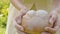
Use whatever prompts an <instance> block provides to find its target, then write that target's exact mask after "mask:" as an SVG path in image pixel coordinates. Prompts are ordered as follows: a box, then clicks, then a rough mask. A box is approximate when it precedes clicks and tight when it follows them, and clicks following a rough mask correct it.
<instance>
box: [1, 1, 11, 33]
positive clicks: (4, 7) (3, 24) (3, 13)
mask: <svg viewBox="0 0 60 34" xmlns="http://www.w3.org/2000/svg"><path fill="white" fill-rule="evenodd" d="M9 3H10V2H9V0H0V34H5V32H6V23H7V16H8V8H9V5H10V4H9Z"/></svg>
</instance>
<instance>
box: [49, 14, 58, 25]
mask: <svg viewBox="0 0 60 34" xmlns="http://www.w3.org/2000/svg"><path fill="white" fill-rule="evenodd" d="M56 19H57V16H56V15H52V17H50V20H49V23H50V24H51V25H53V24H54V22H55V21H56Z"/></svg>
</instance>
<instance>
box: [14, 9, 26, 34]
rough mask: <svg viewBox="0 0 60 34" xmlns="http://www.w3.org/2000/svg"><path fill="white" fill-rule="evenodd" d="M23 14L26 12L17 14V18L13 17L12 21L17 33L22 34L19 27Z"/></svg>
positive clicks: (21, 28)
mask: <svg viewBox="0 0 60 34" xmlns="http://www.w3.org/2000/svg"><path fill="white" fill-rule="evenodd" d="M21 11H25V10H21ZM25 13H26V12H22V13H19V14H18V15H17V17H15V18H14V20H13V23H14V24H15V27H16V28H17V31H18V33H21V32H23V33H24V34H25V32H24V29H23V27H22V26H21V20H22V17H23V15H25Z"/></svg>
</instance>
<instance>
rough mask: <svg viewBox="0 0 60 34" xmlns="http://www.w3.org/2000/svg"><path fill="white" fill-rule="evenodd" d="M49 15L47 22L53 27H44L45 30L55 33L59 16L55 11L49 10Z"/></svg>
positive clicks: (58, 24) (59, 23)
mask: <svg viewBox="0 0 60 34" xmlns="http://www.w3.org/2000/svg"><path fill="white" fill-rule="evenodd" d="M49 16H50V18H49V23H50V24H51V25H53V27H46V28H45V30H46V31H48V32H51V33H53V34H55V33H56V32H57V30H58V28H59V26H60V21H59V20H60V19H59V18H60V17H58V13H57V12H51V13H50V15H49Z"/></svg>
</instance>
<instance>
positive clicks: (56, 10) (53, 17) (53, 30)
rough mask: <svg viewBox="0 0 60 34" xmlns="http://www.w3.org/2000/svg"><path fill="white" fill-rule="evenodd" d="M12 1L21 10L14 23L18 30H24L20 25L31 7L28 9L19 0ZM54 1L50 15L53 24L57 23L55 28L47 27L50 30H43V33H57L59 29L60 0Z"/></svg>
mask: <svg viewBox="0 0 60 34" xmlns="http://www.w3.org/2000/svg"><path fill="white" fill-rule="evenodd" d="M10 1H11V3H12V4H13V5H14V6H15V7H16V8H17V9H18V10H20V11H21V12H20V14H19V15H18V16H17V17H15V19H14V23H15V26H16V28H17V30H18V32H19V31H22V32H23V27H22V26H21V25H20V24H21V20H22V17H23V15H25V13H26V12H27V11H28V10H29V9H27V7H26V6H24V5H23V4H22V3H20V2H19V0H10ZM53 1H54V2H53V6H52V11H51V12H50V15H49V22H50V23H51V24H52V23H55V24H54V27H53V28H50V27H46V28H45V30H46V31H48V32H42V34H50V33H56V31H57V29H58V28H59V26H60V25H59V22H58V18H57V15H58V13H59V12H60V11H59V9H60V4H59V1H60V0H53ZM55 21H56V22H55Z"/></svg>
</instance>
